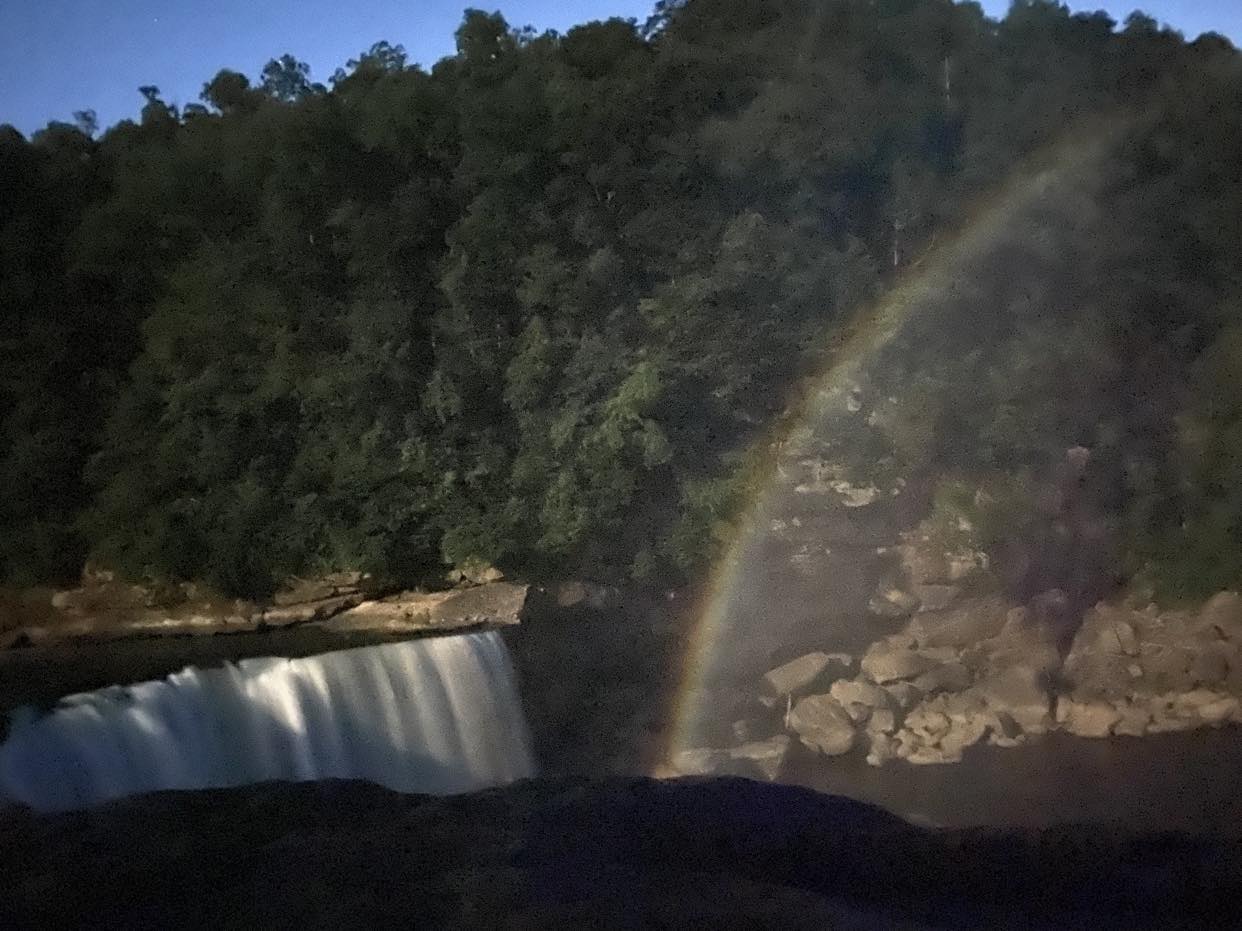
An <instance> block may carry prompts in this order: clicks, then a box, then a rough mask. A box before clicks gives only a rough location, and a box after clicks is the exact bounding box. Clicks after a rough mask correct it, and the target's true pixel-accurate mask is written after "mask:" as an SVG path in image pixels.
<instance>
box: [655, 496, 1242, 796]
mask: <svg viewBox="0 0 1242 931" xmlns="http://www.w3.org/2000/svg"><path fill="white" fill-rule="evenodd" d="M834 494H835V495H836V496H837V497H840V496H841V494H842V492H841V490H840V489H839V488H836V489H835V490H834ZM838 506H839V507H848V508H851V509H852V511H853V512H854V513H859V512H862V511H866V510H867V509H869V508H870V507H871V506H872V505H871V504H870V503H867V504H856V503H854V502H853V500H852V499H850V500H846V501H844V503H843V505H838ZM854 521H855V523H857V519H854ZM783 527H784V525H783V524H782V527H781V528H777V530H776V531H774V535H778V534H777V532H778V531H779V532H784V530H783ZM868 545H869V546H870V547H871V549H869V550H866V553H870V554H873V555H872V556H871V558H872V559H874V560H875V565H876V566H877V568H876V569H875V570H874V571H875V576H876V578H877V579H878V581H877V582H876V584H875V587H874V590H873V593H872V594H871V596H870V598H869V600H868V602H867V615H868V616H867V618H866V619H860V620H859V621H857V622H854V625H853V627H854V629H859V628H863V629H865V625H873V626H874V627H875V628H876V629H877V633H876V634H873V635H872V636H873V637H874V639H870V638H864V640H863V642H862V644H861V646H860V647H859V648H856V649H854V650H852V651H850V652H848V653H847V652H842V651H841V643H842V633H841V631H842V629H844V625H837V628H838V629H836V630H833V631H832V632H831V635H830V636H827V637H826V638H825V639H824V641H823V642H822V644H821V646H820V648H819V649H812V650H810V651H809V652H805V653H802V654H801V655H798V656H795V657H793V658H791V659H789V660H787V661H786V662H783V663H780V664H778V665H775V666H772V667H771V668H769V669H768V671H767V672H766V674H762V675H761V674H760V673H762V669H760V670H757V671H756V672H755V673H752V676H753V677H754V678H752V679H751V680H750V681H749V683H747V682H746V681H745V680H741V681H738V680H735V681H734V683H733V685H732V686H731V694H729V695H727V696H726V698H727V699H729V700H725V701H721V702H720V705H721V706H722V707H728V708H731V709H733V711H734V714H735V715H736V717H737V719H736V720H734V721H733V723H732V726H731V729H730V730H731V732H732V736H733V742H732V743H729V742H721V743H717V744H714V745H707V746H700V747H693V748H681V749H680V751H679V752H678V753H676V754H675V755H674V758H673V759H672V760H671V761H670V764H671V767H672V770H673V771H675V772H679V773H685V774H701V773H713V772H743V773H748V774H751V775H756V776H762V777H764V778H769V779H772V778H778V777H779V774H780V772H781V770H782V767H783V766H784V763H785V759H786V757H787V755H788V754H789V752H790V750H791V748H792V746H793V744H794V742H795V741H797V742H800V743H801V744H803V745H804V746H806V747H808V748H810V749H812V750H814V751H816V752H818V753H820V754H823V755H826V756H839V755H841V754H846V753H851V752H857V753H861V754H864V755H865V756H866V759H867V761H868V762H869V763H871V764H873V765H876V766H881V765H884V764H887V763H890V762H893V761H904V762H908V763H913V764H934V763H952V762H957V761H960V760H961V759H962V755H963V753H964V752H965V751H966V750H967V748H970V747H972V746H976V745H980V744H989V745H993V746H999V747H1016V746H1019V745H1021V744H1024V743H1027V742H1030V741H1032V740H1036V739H1038V738H1040V737H1041V736H1043V735H1045V734H1048V733H1050V732H1064V733H1067V734H1070V735H1074V736H1077V737H1085V738H1111V737H1142V736H1144V735H1147V734H1160V733H1168V732H1172V731H1185V730H1193V729H1195V728H1201V727H1218V726H1222V725H1226V724H1230V723H1239V722H1242V596H1239V594H1238V593H1236V592H1220V593H1219V594H1217V595H1216V596H1215V597H1213V598H1211V599H1209V600H1208V601H1206V602H1205V603H1203V604H1200V605H1196V606H1191V607H1183V608H1179V609H1165V610H1162V609H1161V608H1159V607H1158V606H1156V605H1155V604H1153V603H1151V602H1150V600H1148V599H1146V598H1144V597H1143V596H1142V594H1141V593H1138V592H1132V593H1131V594H1129V595H1128V596H1121V597H1118V598H1116V599H1113V600H1110V601H1102V602H1100V603H1098V604H1096V605H1095V606H1094V607H1091V608H1089V609H1088V610H1086V611H1085V612H1081V611H1080V609H1077V608H1076V607H1075V604H1074V599H1073V598H1072V597H1071V596H1069V595H1067V594H1066V593H1065V592H1062V591H1060V590H1055V589H1053V590H1049V591H1044V592H1042V593H1040V594H1038V595H1036V596H1034V597H1033V598H1031V599H1030V600H1029V601H1027V602H1026V603H1024V604H1019V603H1016V602H1015V601H1013V600H1012V598H1011V596H1009V595H1007V594H1006V592H1007V591H1011V590H1012V589H1011V588H1008V587H1007V586H1006V585H1005V584H1004V582H1003V579H1002V578H1001V574H1000V572H999V571H998V569H997V566H996V565H995V564H994V560H993V559H992V557H991V554H989V553H988V552H987V551H986V550H985V549H984V548H983V547H982V546H981V545H980V542H979V535H978V533H977V532H976V530H975V528H974V526H972V524H971V522H970V520H969V519H968V518H967V517H966V516H964V515H962V514H954V513H951V512H950V513H945V512H944V511H943V510H942V511H940V512H938V513H933V514H932V515H931V516H929V517H927V518H925V519H924V520H923V521H921V522H920V523H919V524H917V525H915V526H914V527H912V528H911V529H909V530H906V531H902V532H900V533H899V534H898V535H897V538H896V540H894V541H893V542H891V543H887V542H883V541H881V542H880V544H879V545H875V543H869V544H868ZM864 549H865V547H861V546H855V550H857V551H858V552H859V553H863V552H864ZM798 556H799V553H794V554H793V556H792V557H790V559H791V562H792V563H794V564H796V560H797V557H798ZM859 564H860V565H861V564H862V557H860V558H859ZM806 626H807V628H808V629H813V626H812V625H811V624H807V625H806ZM885 631H887V632H885ZM867 639H870V642H869V643H868V642H866V640H867ZM804 649H805V648H804ZM717 733H720V731H719V729H718V730H717Z"/></svg>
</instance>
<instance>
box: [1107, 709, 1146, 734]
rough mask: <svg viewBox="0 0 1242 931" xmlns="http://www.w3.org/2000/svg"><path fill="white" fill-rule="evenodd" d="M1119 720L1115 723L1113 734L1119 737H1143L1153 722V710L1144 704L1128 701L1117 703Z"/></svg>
mask: <svg viewBox="0 0 1242 931" xmlns="http://www.w3.org/2000/svg"><path fill="white" fill-rule="evenodd" d="M1115 707H1116V711H1117V721H1116V723H1114V724H1113V734H1114V735H1116V736H1117V737H1142V736H1143V735H1144V734H1146V733H1147V728H1148V725H1150V724H1151V711H1150V710H1149V709H1148V708H1147V706H1146V705H1143V704H1133V703H1131V702H1126V703H1125V704H1122V705H1117V706H1115Z"/></svg>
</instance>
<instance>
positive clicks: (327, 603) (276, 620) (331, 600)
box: [259, 589, 365, 627]
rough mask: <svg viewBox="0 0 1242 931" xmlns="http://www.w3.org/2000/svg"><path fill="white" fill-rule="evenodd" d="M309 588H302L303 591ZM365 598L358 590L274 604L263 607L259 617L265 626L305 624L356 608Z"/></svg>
mask: <svg viewBox="0 0 1242 931" xmlns="http://www.w3.org/2000/svg"><path fill="white" fill-rule="evenodd" d="M309 590H310V589H306V590H304V592H303V593H305V592H306V591H309ZM364 600H365V599H364V598H363V596H362V594H361V593H360V592H352V593H349V594H344V595H332V596H329V597H327V598H320V599H317V600H313V601H299V602H291V603H288V604H283V605H282V604H276V605H273V606H271V607H270V608H266V609H264V611H263V613H262V615H261V616H260V618H259V621H260V623H262V624H263V625H264V626H266V627H290V626H292V625H294V624H306V623H308V622H310V621H323V620H327V619H328V618H331V617H334V616H336V615H338V614H340V613H341V612H342V611H348V610H349V609H350V608H356V607H357V606H358V605H360V604H362V603H363V601H364Z"/></svg>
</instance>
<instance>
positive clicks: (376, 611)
mask: <svg viewBox="0 0 1242 931" xmlns="http://www.w3.org/2000/svg"><path fill="white" fill-rule="evenodd" d="M526 593H527V586H525V585H519V584H517V583H514V582H492V583H490V584H487V585H477V586H475V587H473V588H456V589H452V590H451V591H444V592H417V591H409V592H402V593H400V594H398V595H393V596H391V597H388V598H381V599H379V600H376V601H364V602H362V603H361V604H359V605H357V606H356V607H353V608H351V609H350V610H348V611H344V612H343V613H340V614H337V615H335V616H334V617H332V618H330V619H328V620H326V621H323V622H322V624H321V626H323V627H324V628H326V629H327V630H335V631H377V632H389V633H404V632H407V631H408V632H418V631H424V630H456V629H461V628H469V627H476V626H481V625H485V624H488V625H510V624H517V623H518V622H519V620H520V618H521V614H522V610H523V608H524V607H525V605H526Z"/></svg>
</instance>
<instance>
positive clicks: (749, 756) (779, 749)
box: [728, 734, 792, 782]
mask: <svg viewBox="0 0 1242 931" xmlns="http://www.w3.org/2000/svg"><path fill="white" fill-rule="evenodd" d="M791 743H792V741H790V739H789V738H788V737H787V736H786V735H785V734H777V735H776V736H775V737H769V738H768V739H767V740H755V741H751V742H750V743H745V744H742V745H741V746H740V747H734V748H733V749H731V750H729V751H728V755H729V759H730V760H732V761H733V762H735V763H742V764H745V765H748V766H750V767H753V768H754V769H755V770H756V771H757V772H758V773H759V774H760V775H762V776H763V778H764V779H766V780H768V781H769V782H772V781H773V780H774V779H776V777H777V776H779V775H780V772H781V767H783V766H784V765H785V758H786V757H787V756H789V747H790V745H791Z"/></svg>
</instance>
